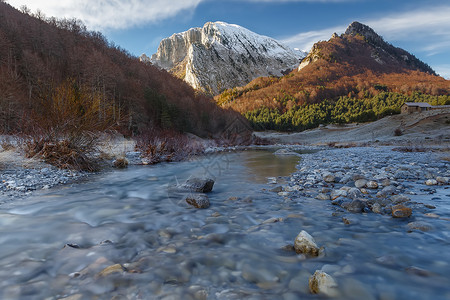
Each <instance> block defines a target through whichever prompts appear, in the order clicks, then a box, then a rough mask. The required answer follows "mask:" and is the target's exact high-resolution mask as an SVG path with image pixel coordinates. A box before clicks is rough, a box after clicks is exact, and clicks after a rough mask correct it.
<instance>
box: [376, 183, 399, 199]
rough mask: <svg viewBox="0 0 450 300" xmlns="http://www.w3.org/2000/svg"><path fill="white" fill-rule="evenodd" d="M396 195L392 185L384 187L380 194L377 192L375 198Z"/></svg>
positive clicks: (395, 189)
mask: <svg viewBox="0 0 450 300" xmlns="http://www.w3.org/2000/svg"><path fill="white" fill-rule="evenodd" d="M396 193H397V188H396V187H395V186H393V185H389V186H386V187H384V188H383V189H382V190H381V191H380V192H378V194H377V197H380V196H388V195H395V194H396Z"/></svg>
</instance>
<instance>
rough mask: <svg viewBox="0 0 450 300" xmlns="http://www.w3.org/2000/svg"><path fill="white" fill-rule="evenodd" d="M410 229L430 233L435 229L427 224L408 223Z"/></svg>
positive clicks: (419, 222) (418, 222)
mask: <svg viewBox="0 0 450 300" xmlns="http://www.w3.org/2000/svg"><path fill="white" fill-rule="evenodd" d="M408 227H409V229H410V230H420V231H430V230H432V229H433V226H431V225H430V224H428V223H426V222H421V221H416V222H411V223H408Z"/></svg>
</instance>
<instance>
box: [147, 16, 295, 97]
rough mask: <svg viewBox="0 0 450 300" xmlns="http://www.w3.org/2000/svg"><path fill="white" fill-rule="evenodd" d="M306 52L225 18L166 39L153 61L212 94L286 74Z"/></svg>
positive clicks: (196, 87) (193, 85) (197, 87)
mask: <svg viewBox="0 0 450 300" xmlns="http://www.w3.org/2000/svg"><path fill="white" fill-rule="evenodd" d="M302 56H303V55H302V53H299V52H298V51H294V50H293V49H290V48H289V47H287V46H284V45H283V44H281V43H280V42H278V41H276V40H275V39H272V38H270V37H267V36H262V35H259V34H256V33H254V32H252V31H250V30H248V29H246V28H244V27H241V26H239V25H235V24H228V23H225V22H207V23H206V24H205V25H204V26H203V27H202V28H200V27H198V28H191V29H189V30H187V31H185V32H182V33H176V34H173V35H172V36H170V37H169V38H166V39H163V40H162V41H161V43H160V45H159V47H158V51H157V53H155V54H153V55H152V58H151V59H150V62H151V63H153V64H155V65H157V66H159V67H161V68H164V69H166V70H170V72H171V73H173V74H175V75H176V76H177V77H179V78H182V79H184V80H185V81H186V82H187V83H188V84H190V85H191V86H192V87H194V88H195V89H198V90H201V91H203V92H206V93H209V94H213V95H215V94H218V93H219V92H220V91H222V90H224V89H227V88H232V87H235V86H241V85H245V84H247V83H248V82H250V81H251V80H253V79H255V78H257V77H261V76H282V75H283V73H286V72H287V71H290V70H292V69H294V68H296V67H297V66H298V63H299V62H300V59H301V58H302Z"/></svg>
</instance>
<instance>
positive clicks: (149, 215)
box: [0, 150, 450, 299]
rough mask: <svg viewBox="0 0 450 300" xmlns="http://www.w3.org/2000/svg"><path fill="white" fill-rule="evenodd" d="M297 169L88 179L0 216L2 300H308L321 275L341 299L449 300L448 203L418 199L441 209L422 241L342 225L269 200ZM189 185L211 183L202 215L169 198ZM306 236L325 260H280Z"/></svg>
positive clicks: (359, 220) (179, 166) (262, 167)
mask: <svg viewBox="0 0 450 300" xmlns="http://www.w3.org/2000/svg"><path fill="white" fill-rule="evenodd" d="M298 160H299V158H298V157H295V156H275V155H274V154H273V153H272V152H271V151H256V150H251V151H242V152H232V153H219V154H213V155H210V156H207V157H203V158H200V159H196V160H192V161H187V162H180V163H165V164H159V165H155V166H140V167H136V166H135V167H130V168H128V169H126V170H123V171H114V172H111V173H107V174H101V175H97V176H92V177H90V178H89V181H87V182H84V183H79V184H74V185H72V186H66V187H62V188H57V189H51V190H49V191H46V192H40V193H36V194H34V195H33V196H32V197H30V198H27V199H25V200H23V201H21V202H20V203H14V202H13V203H9V204H8V205H7V206H6V205H5V206H0V249H1V250H0V298H1V299H60V298H64V297H68V296H73V297H74V298H72V299H92V298H98V299H112V298H113V297H117V298H114V299H216V298H217V299H244V298H245V299H299V298H301V299H305V298H306V299H308V298H310V299H316V298H321V296H317V295H311V294H310V293H309V290H308V278H309V276H310V275H311V274H312V273H314V271H315V270H323V271H325V272H327V273H329V274H332V275H333V277H334V278H335V279H336V281H337V282H338V285H339V293H340V295H339V296H338V298H341V299H450V251H449V249H450V247H449V246H450V225H449V223H450V222H449V220H450V209H449V207H450V206H449V205H448V202H449V200H450V195H449V194H450V190H448V189H447V190H446V189H438V190H437V192H436V193H435V194H434V195H426V194H424V195H422V196H421V195H420V194H419V195H418V197H419V196H421V197H423V201H424V202H426V201H431V198H432V197H433V198H437V199H440V200H436V201H435V203H436V202H439V201H440V205H437V207H438V208H437V209H436V214H439V215H440V218H439V219H432V218H431V219H430V220H428V221H427V222H428V223H430V224H431V225H432V226H433V228H434V230H431V231H429V232H421V231H414V232H408V231H407V230H406V229H405V228H406V223H407V222H408V221H402V220H396V219H393V218H391V217H389V216H386V215H377V214H374V213H368V214H350V216H349V218H350V219H351V221H352V224H351V225H346V224H344V223H343V222H342V212H339V211H336V208H335V207H334V206H333V205H331V203H330V202H329V201H320V200H316V199H309V198H303V199H291V198H289V197H282V196H279V195H278V194H277V193H275V192H271V191H270V189H272V188H274V187H276V186H277V185H281V184H282V183H283V181H284V180H287V181H289V180H290V177H289V175H290V174H291V173H293V172H295V171H296V169H295V165H296V163H297V162H298ZM190 176H210V177H213V178H215V181H216V183H215V185H214V189H213V192H212V193H210V194H209V198H210V201H211V206H210V208H208V209H201V210H199V209H195V208H190V207H188V206H187V205H185V204H183V203H182V201H181V199H180V198H179V197H178V195H174V194H172V193H171V189H170V188H169V187H170V186H172V185H174V184H176V183H177V182H179V183H182V182H184V181H185V180H186V179H187V178H188V177H190ZM279 176H287V177H279ZM269 177H276V179H275V178H269ZM275 180H276V181H277V184H273V183H271V182H275ZM347 215H348V214H347ZM301 230H306V231H307V232H309V233H310V234H311V235H312V236H313V237H314V238H315V240H316V242H317V244H319V246H323V247H324V249H325V252H324V255H323V256H321V257H318V258H306V257H304V256H303V255H297V254H295V252H292V251H288V249H289V247H285V246H286V245H291V244H293V242H294V239H295V237H296V235H297V234H298V233H299V232H300V231H301ZM283 248H286V249H283Z"/></svg>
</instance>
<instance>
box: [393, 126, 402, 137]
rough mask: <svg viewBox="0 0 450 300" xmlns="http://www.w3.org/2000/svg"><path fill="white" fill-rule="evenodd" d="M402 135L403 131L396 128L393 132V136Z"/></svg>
mask: <svg viewBox="0 0 450 300" xmlns="http://www.w3.org/2000/svg"><path fill="white" fill-rule="evenodd" d="M402 135H403V131H402V129H401V128H396V129H395V130H394V136H402Z"/></svg>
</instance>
